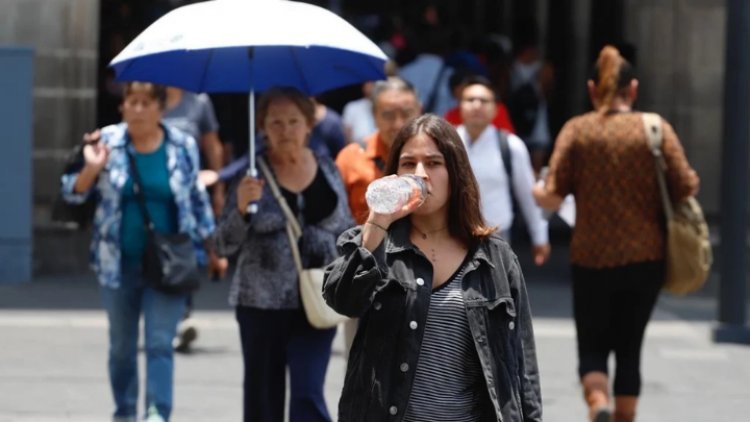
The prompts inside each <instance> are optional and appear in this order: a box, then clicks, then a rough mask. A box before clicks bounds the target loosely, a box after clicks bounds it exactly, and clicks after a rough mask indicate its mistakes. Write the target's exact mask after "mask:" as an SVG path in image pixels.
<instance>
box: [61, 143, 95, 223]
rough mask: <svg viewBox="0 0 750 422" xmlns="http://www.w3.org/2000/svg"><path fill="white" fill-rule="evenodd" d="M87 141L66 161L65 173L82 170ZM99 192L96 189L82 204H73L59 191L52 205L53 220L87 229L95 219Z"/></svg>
mask: <svg viewBox="0 0 750 422" xmlns="http://www.w3.org/2000/svg"><path fill="white" fill-rule="evenodd" d="M85 145H86V144H85V143H82V144H78V145H76V146H75V147H74V148H73V150H72V151H71V153H70V155H69V156H68V158H67V160H66V161H65V167H64V168H63V172H62V173H63V174H73V173H78V172H80V171H81V169H82V168H83V166H84V164H85V160H84V158H83V147H84V146H85ZM98 198H99V194H98V192H97V191H96V190H94V192H92V193H91V194H90V195H89V197H88V198H86V201H85V202H83V203H82V204H71V203H69V202H66V201H65V200H63V197H62V194H60V193H58V194H57V197H56V198H55V203H54V204H53V206H52V221H56V222H59V223H65V224H74V225H75V226H76V227H78V229H81V230H83V229H86V228H87V227H88V226H89V225H90V224H91V222H92V221H94V213H95V212H96V204H97V202H98Z"/></svg>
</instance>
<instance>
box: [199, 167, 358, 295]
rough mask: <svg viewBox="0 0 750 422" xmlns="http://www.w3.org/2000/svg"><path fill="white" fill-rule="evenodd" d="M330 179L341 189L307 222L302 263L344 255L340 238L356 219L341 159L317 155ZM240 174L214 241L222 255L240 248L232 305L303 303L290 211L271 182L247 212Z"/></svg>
mask: <svg viewBox="0 0 750 422" xmlns="http://www.w3.org/2000/svg"><path fill="white" fill-rule="evenodd" d="M316 159H317V161H318V166H319V168H320V170H321V171H322V172H323V175H324V176H325V180H326V181H327V182H328V185H329V186H330V187H331V189H333V191H334V192H335V193H336V197H337V202H336V206H335V208H334V210H333V212H332V213H331V214H330V215H329V216H327V217H325V218H324V219H323V220H321V221H319V222H318V223H316V224H303V225H302V238H301V241H300V242H299V248H300V255H301V258H302V261H303V262H302V264H303V265H304V266H305V267H306V268H307V267H308V266H310V265H311V264H312V265H316V266H320V265H326V264H328V263H329V262H331V261H333V260H334V259H335V258H336V257H337V256H338V255H337V253H336V238H337V237H338V236H339V235H340V234H341V233H342V232H343V231H344V230H346V229H348V228H350V227H352V226H353V225H354V220H353V219H352V215H351V212H350V211H349V203H348V202H347V199H346V190H345V189H344V184H343V182H342V181H341V176H339V173H338V170H337V169H336V165H335V164H334V163H333V161H332V160H331V159H330V158H328V157H327V156H322V155H318V156H316ZM239 180H240V177H238V178H237V180H235V181H234V182H233V183H232V184H230V187H229V196H228V197H227V201H226V203H225V205H224V211H223V212H222V217H221V221H220V223H219V228H218V230H217V231H216V235H215V236H214V239H213V242H214V246H215V249H216V252H217V253H218V254H219V255H221V256H231V255H235V254H239V256H238V258H237V269H236V271H235V272H234V277H233V279H232V285H231V287H230V288H229V303H230V304H231V305H232V306H237V305H241V306H249V307H253V308H260V309H298V308H299V307H300V297H299V284H298V283H299V277H298V276H297V268H296V267H295V264H294V259H293V258H292V250H291V248H290V247H289V238H288V236H287V233H286V217H285V216H284V212H283V211H282V210H281V207H280V206H279V204H278V202H277V201H276V198H274V196H273V193H272V192H271V189H270V187H269V186H268V183H266V184H265V186H263V195H262V196H261V198H260V200H259V201H258V203H257V205H258V212H257V213H256V214H254V215H250V214H248V215H247V216H246V217H243V216H242V214H240V212H239V210H238V209H237V182H239Z"/></svg>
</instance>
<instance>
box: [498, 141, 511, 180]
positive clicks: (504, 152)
mask: <svg viewBox="0 0 750 422" xmlns="http://www.w3.org/2000/svg"><path fill="white" fill-rule="evenodd" d="M497 139H498V141H499V142H498V146H499V147H500V158H502V160H503V165H504V166H505V173H507V174H508V185H509V186H511V190H512V189H513V183H512V181H513V160H512V159H511V156H510V141H509V140H508V133H507V132H505V131H504V130H502V129H498V130H497Z"/></svg>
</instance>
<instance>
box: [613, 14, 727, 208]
mask: <svg viewBox="0 0 750 422" xmlns="http://www.w3.org/2000/svg"><path fill="white" fill-rule="evenodd" d="M725 3H726V2H725V1H723V0H670V1H666V0H659V1H653V0H628V1H627V7H626V8H625V10H626V16H625V27H626V37H627V40H628V41H631V42H632V43H634V44H635V45H636V46H637V48H638V59H637V60H638V73H639V79H640V98H639V100H638V107H639V108H641V109H644V110H652V111H655V112H658V113H660V114H662V115H663V116H664V117H665V118H666V119H667V120H669V121H670V122H671V123H672V125H673V126H674V128H675V130H676V132H677V134H678V136H679V137H680V140H681V141H682V143H683V145H684V146H685V150H686V153H687V156H688V159H689V160H690V163H691V164H692V165H693V167H695V169H696V170H697V171H698V173H699V174H700V176H701V192H700V199H701V202H702V203H703V205H704V207H705V210H706V212H707V213H708V214H709V215H710V216H715V215H716V214H717V212H718V209H719V191H720V190H719V183H720V169H721V167H720V166H721V163H720V160H721V147H722V106H723V81H724V57H725V36H726V5H725Z"/></svg>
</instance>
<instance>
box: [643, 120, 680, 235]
mask: <svg viewBox="0 0 750 422" xmlns="http://www.w3.org/2000/svg"><path fill="white" fill-rule="evenodd" d="M641 119H642V120H643V128H644V130H645V131H646V137H647V138H648V145H649V149H650V150H651V154H652V155H653V156H654V163H655V164H656V178H657V180H658V182H659V191H660V192H661V201H662V205H663V206H664V214H665V215H666V217H667V221H669V220H671V219H672V215H673V214H674V210H673V209H672V200H671V199H670V197H669V190H667V179H666V176H665V174H666V172H667V162H666V161H665V160H664V154H663V153H662V151H661V146H662V139H663V138H662V129H661V117H659V115H658V114H656V113H642V114H641Z"/></svg>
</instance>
